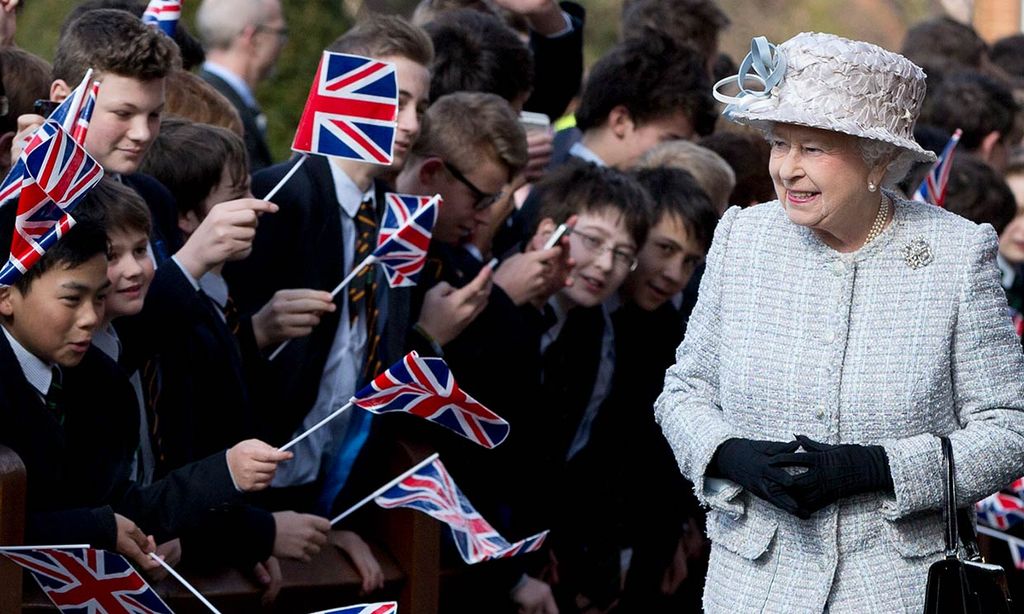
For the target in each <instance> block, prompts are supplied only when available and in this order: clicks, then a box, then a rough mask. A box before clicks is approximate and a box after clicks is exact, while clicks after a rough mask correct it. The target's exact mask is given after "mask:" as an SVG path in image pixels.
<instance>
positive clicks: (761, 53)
mask: <svg viewBox="0 0 1024 614" xmlns="http://www.w3.org/2000/svg"><path fill="white" fill-rule="evenodd" d="M751 70H753V71H754V72H750V71H751ZM785 74H786V54H785V53H783V51H782V50H781V49H779V48H778V46H777V45H773V44H772V43H769V42H768V39H767V38H765V37H763V36H758V37H756V38H754V39H752V40H751V41H750V53H748V54H747V57H745V58H743V62H741V63H740V69H739V71H738V72H737V73H736V74H735V75H733V76H731V77H726V78H724V79H722V80H721V81H719V82H718V83H716V84H715V86H714V88H713V91H712V93H713V94H714V96H715V100H718V101H719V102H724V103H726V104H728V105H729V106H728V107H726V109H725V111H724V114H725V115H727V116H728V115H729V114H730V113H731V112H733V111H737V110H742V109H745V108H746V107H748V106H750V105H751V104H753V103H754V102H757V101H759V100H768V99H769V98H771V97H772V96H777V95H778V89H777V88H778V86H779V84H781V83H782V79H783V77H784V76H785ZM748 81H754V82H755V83H756V84H758V85H760V86H761V89H760V90H751V89H748V88H747V86H746V84H747V82H748ZM730 83H735V84H736V87H738V88H739V93H737V94H736V95H735V96H728V95H726V94H723V93H722V92H720V91H719V90H720V89H721V88H722V87H724V86H726V85H729V84H730Z"/></svg>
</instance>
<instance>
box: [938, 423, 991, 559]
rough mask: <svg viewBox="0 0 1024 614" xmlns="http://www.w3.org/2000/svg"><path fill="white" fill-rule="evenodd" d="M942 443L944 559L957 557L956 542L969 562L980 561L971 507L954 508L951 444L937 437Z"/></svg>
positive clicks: (954, 493) (953, 472)
mask: <svg viewBox="0 0 1024 614" xmlns="http://www.w3.org/2000/svg"><path fill="white" fill-rule="evenodd" d="M939 441H940V442H941V443H942V459H943V461H945V465H946V471H945V473H944V474H943V476H944V478H945V491H946V505H945V507H944V509H943V516H944V519H945V521H946V557H947V558H950V557H955V556H956V555H957V542H960V544H962V545H963V547H964V554H965V555H966V559H967V560H969V561H981V560H982V557H981V549H980V548H979V547H978V534H977V533H975V531H974V524H973V523H972V522H971V516H970V513H971V511H973V507H968V508H964V509H961V510H958V509H957V508H956V477H955V476H956V473H955V465H954V463H953V444H951V443H950V441H949V438H948V437H946V436H942V437H939Z"/></svg>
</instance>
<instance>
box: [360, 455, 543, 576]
mask: <svg viewBox="0 0 1024 614" xmlns="http://www.w3.org/2000/svg"><path fill="white" fill-rule="evenodd" d="M374 501H376V503H377V505H379V506H381V507H383V508H385V509H391V508H396V507H410V508H413V509H415V510H419V511H421V512H423V513H424V514H427V515H429V516H432V517H433V518H436V519H438V520H440V521H441V522H443V523H445V524H447V525H448V528H449V529H451V532H452V537H453V538H454V540H455V547H456V548H457V549H458V551H459V554H460V555H461V556H462V560H464V561H466V563H468V564H470V565H473V564H475V563H479V562H481V561H489V560H492V559H501V558H507V557H512V556H515V555H517V554H521V553H524V552H533V551H534V550H537V549H539V548H540V547H541V545H543V543H544V539H545V538H546V537H547V534H548V532H547V531H544V532H543V533H538V534H537V535H534V536H532V537H528V538H526V539H524V540H522V541H518V542H516V543H514V544H512V543H509V542H508V540H506V539H505V538H504V537H502V536H501V535H500V534H498V532H497V531H495V530H494V527H492V526H491V524H490V523H489V522H487V521H486V520H484V518H483V516H481V515H480V513H479V512H477V511H476V509H475V508H474V507H473V505H472V504H470V502H469V500H468V499H466V497H465V495H463V494H462V491H460V490H459V487H458V486H456V485H455V481H454V480H452V476H451V475H449V474H448V470H447V469H445V467H444V464H442V463H441V460H440V459H437V460H435V461H434V462H432V463H430V464H429V465H425V466H423V467H422V468H420V469H419V470H417V471H416V472H415V473H413V474H412V475H410V476H408V477H406V478H405V479H403V480H402V481H401V482H399V483H398V484H395V485H394V486H392V487H391V488H389V489H388V490H386V491H384V492H383V493H381V494H380V495H379V496H377V498H376V499H374Z"/></svg>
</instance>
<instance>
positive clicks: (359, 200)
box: [327, 163, 373, 218]
mask: <svg viewBox="0 0 1024 614" xmlns="http://www.w3.org/2000/svg"><path fill="white" fill-rule="evenodd" d="M327 166H328V167H330V169H331V179H333V180H334V195H335V197H336V198H337V199H338V203H339V204H340V205H341V209H342V211H344V212H345V215H347V216H349V217H350V218H355V216H356V213H359V205H361V204H363V201H364V200H366V199H367V198H373V183H371V184H370V187H369V188H368V189H367V190H366V191H365V192H364V191H362V190H360V189H359V186H357V185H356V182H354V181H352V178H351V177H349V176H348V173H346V172H345V171H344V170H342V169H341V168H340V167H339V166H338V165H337V164H334V163H329V164H328V165H327Z"/></svg>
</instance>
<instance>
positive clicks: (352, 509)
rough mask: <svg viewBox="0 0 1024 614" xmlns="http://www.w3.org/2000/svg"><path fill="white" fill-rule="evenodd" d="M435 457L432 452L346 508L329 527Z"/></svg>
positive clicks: (435, 458) (432, 460)
mask: <svg viewBox="0 0 1024 614" xmlns="http://www.w3.org/2000/svg"><path fill="white" fill-rule="evenodd" d="M437 456H438V454H437V452H434V453H433V454H431V455H430V456H428V457H426V458H425V459H423V460H421V461H420V462H418V463H416V464H415V465H413V467H412V469H409V470H408V471H406V472H405V473H403V474H402V475H400V476H398V477H397V478H395V479H393V480H391V481H390V482H388V483H387V484H385V485H383V486H381V487H380V488H378V489H377V490H375V491H373V494H371V495H369V496H367V497H366V498H364V499H363V500H362V501H360V502H359V503H356V504H355V505H353V506H352V507H350V508H348V509H347V510H345V511H344V512H342V513H340V514H338V515H337V516H335V517H334V518H333V519H332V520H331V526H332V527H333V526H334V525H335V524H337V523H339V522H341V519H342V518H344V517H345V516H348V515H349V514H351V513H352V512H354V511H356V510H357V509H359V508H361V507H363V506H364V505H366V504H367V503H369V502H370V501H373V500H374V499H376V498H377V496H378V495H380V494H381V493H382V492H384V491H385V490H387V489H389V488H391V487H392V486H394V485H395V484H398V483H399V482H401V481H402V480H404V479H405V478H407V477H409V476H410V475H412V474H414V473H416V472H417V471H418V470H419V469H420V468H422V467H423V466H425V465H429V464H430V463H432V462H434V461H435V460H437Z"/></svg>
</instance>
